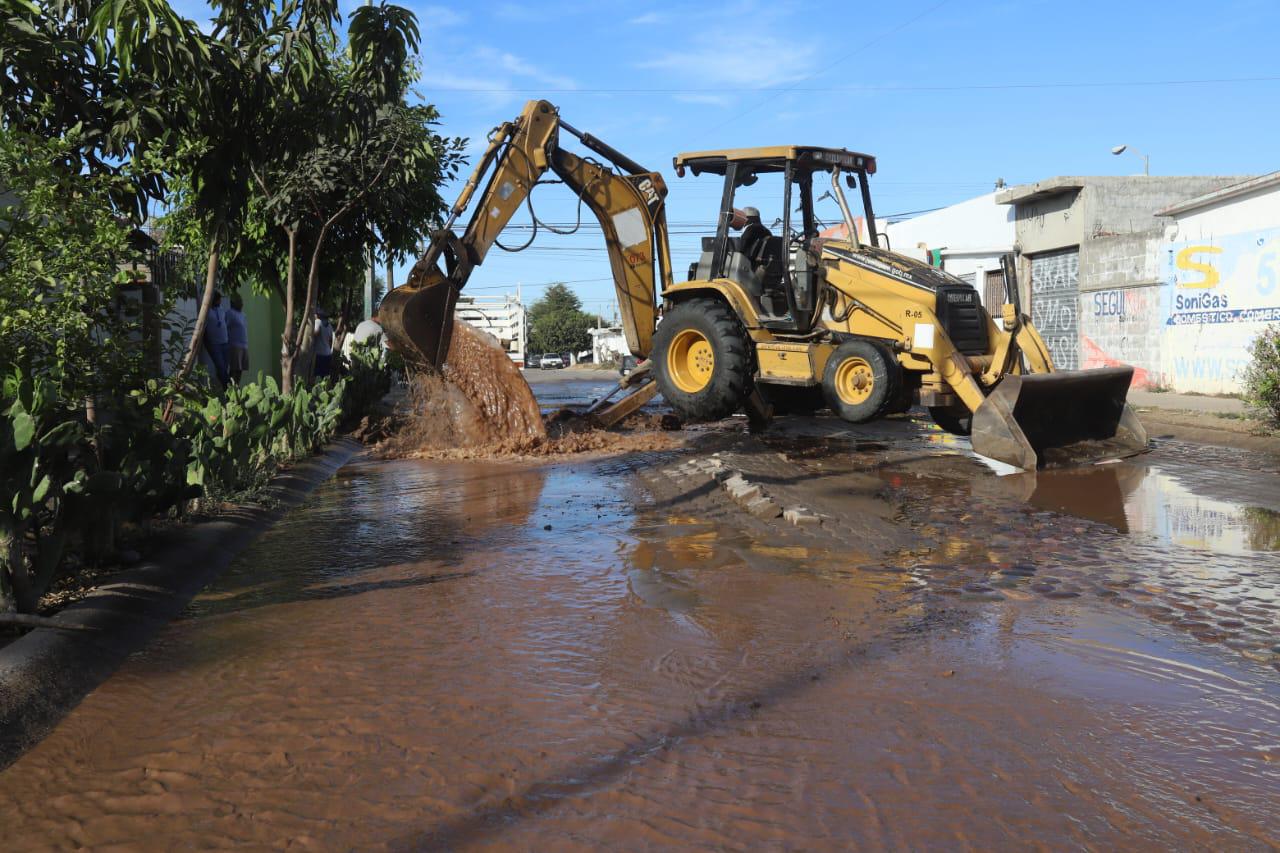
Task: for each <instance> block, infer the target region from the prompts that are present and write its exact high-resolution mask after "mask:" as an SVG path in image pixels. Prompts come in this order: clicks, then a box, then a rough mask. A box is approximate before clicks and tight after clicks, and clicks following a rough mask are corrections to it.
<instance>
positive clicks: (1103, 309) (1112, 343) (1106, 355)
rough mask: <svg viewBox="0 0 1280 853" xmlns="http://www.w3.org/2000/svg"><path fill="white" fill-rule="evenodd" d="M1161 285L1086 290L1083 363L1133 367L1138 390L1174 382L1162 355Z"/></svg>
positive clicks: (1082, 308) (1082, 316) (1082, 305)
mask: <svg viewBox="0 0 1280 853" xmlns="http://www.w3.org/2000/svg"><path fill="white" fill-rule="evenodd" d="M1163 331H1164V326H1163V325H1162V324H1161V322H1160V285H1159V284H1158V283H1152V284H1148V285H1146V286H1140V287H1121V288H1112V289H1108V290H1094V291H1090V292H1085V293H1081V294H1080V367H1081V368H1082V369H1088V368H1094V367H1118V366H1120V365H1125V364H1130V365H1133V368H1134V371H1133V385H1134V387H1135V388H1154V387H1158V386H1166V385H1168V384H1169V383H1168V381H1167V379H1166V377H1165V376H1164V370H1163V367H1162V365H1161V359H1160V344H1161V335H1162V333H1163Z"/></svg>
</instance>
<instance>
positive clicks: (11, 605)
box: [0, 529, 26, 613]
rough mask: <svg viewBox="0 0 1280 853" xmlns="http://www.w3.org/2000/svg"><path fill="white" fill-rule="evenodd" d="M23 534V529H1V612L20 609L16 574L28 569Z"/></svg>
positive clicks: (11, 611)
mask: <svg viewBox="0 0 1280 853" xmlns="http://www.w3.org/2000/svg"><path fill="white" fill-rule="evenodd" d="M22 535H23V534H22V530H21V529H19V530H17V531H13V530H4V531H0V613H13V612H14V611H16V610H17V609H18V594H17V590H16V589H15V588H14V587H15V586H16V583H15V581H16V576H17V574H18V572H22V571H26V566H25V564H24V562H23V561H24V559H25V557H26V555H25V554H24V553H23V551H24V549H23V547H22Z"/></svg>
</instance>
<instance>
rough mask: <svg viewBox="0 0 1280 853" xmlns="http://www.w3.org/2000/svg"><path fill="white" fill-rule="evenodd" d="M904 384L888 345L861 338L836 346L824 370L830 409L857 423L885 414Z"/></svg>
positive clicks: (824, 387)
mask: <svg viewBox="0 0 1280 853" xmlns="http://www.w3.org/2000/svg"><path fill="white" fill-rule="evenodd" d="M901 385H902V368H901V367H899V365H898V362H897V359H895V358H894V357H893V354H892V353H891V352H890V351H889V349H888V348H887V347H884V346H881V345H880V344H877V343H875V342H874V341H868V340H862V339H860V338H855V339H853V340H849V341H845V342H844V343H842V344H841V345H840V346H838V347H836V351H835V352H833V353H832V354H831V357H830V358H829V359H827V367H826V369H825V370H824V371H823V372H822V390H823V393H824V394H825V395H826V398H827V404H828V405H829V406H831V411H833V412H835V413H836V414H837V415H839V416H840V417H841V418H843V419H844V420H846V421H849V422H850V423H855V424H863V423H867V422H868V421H873V420H875V419H876V418H879V417H883V416H884V415H885V414H886V413H887V411H888V409H889V407H890V406H891V405H892V404H893V403H894V401H895V400H897V398H898V389H899V388H900V387H901Z"/></svg>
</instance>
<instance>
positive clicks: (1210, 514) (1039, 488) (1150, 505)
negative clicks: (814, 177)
mask: <svg viewBox="0 0 1280 853" xmlns="http://www.w3.org/2000/svg"><path fill="white" fill-rule="evenodd" d="M996 482H997V484H998V485H997V488H998V489H999V490H1003V491H1005V492H1006V494H1008V493H1012V494H1013V495H1014V496H1016V497H1019V498H1020V499H1022V500H1025V501H1026V502H1027V503H1029V504H1031V505H1032V506H1035V507H1039V508H1040V509H1045V510H1050V511H1053V512H1062V513H1067V514H1070V515H1074V516H1077V517H1080V518H1087V519H1090V520H1093V521H1099V522H1102V523H1104V524H1107V525H1110V526H1111V527H1113V528H1115V529H1116V530H1117V531H1119V532H1121V533H1129V532H1135V533H1147V534H1154V535H1155V536H1157V537H1159V538H1160V539H1162V540H1164V541H1166V542H1169V543H1171V544H1173V545H1177V546H1179V547H1184V548H1194V549H1198V550H1205V551H1213V552H1215V553H1220V554H1237V555H1241V554H1248V553H1251V552H1258V551H1277V550H1280V513H1278V512H1276V511H1275V510H1272V509H1268V508H1265V507H1261V506H1249V505H1247V503H1245V502H1244V501H1247V500H1248V498H1244V499H1243V500H1242V501H1231V500H1226V499H1223V498H1221V497H1217V496H1214V495H1210V494H1206V492H1205V490H1201V489H1198V488H1196V486H1195V485H1193V484H1190V483H1188V482H1187V479H1186V477H1185V476H1182V475H1181V474H1180V473H1177V472H1174V471H1171V470H1167V469H1166V468H1164V467H1163V466H1161V465H1159V464H1151V463H1149V462H1120V463H1115V464H1109V465H1097V466H1092V467H1089V468H1083V469H1075V470H1056V471H1040V472H1024V473H1020V474H1013V475H1009V476H1006V477H1001V478H999V479H998V481H996ZM986 488H990V480H988V481H987V484H986ZM1242 492H1243V493H1247V490H1242Z"/></svg>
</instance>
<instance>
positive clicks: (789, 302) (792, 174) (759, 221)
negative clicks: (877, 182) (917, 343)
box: [674, 145, 877, 334]
mask: <svg viewBox="0 0 1280 853" xmlns="http://www.w3.org/2000/svg"><path fill="white" fill-rule="evenodd" d="M674 164H675V170H676V174H677V175H679V176H680V177H683V176H684V175H685V173H686V172H692V173H693V174H694V175H701V174H704V173H709V174H713V175H721V176H723V177H724V191H723V193H722V195H721V199H720V212H719V217H718V220H717V226H716V233H715V236H713V237H703V238H702V255H701V257H700V258H699V260H698V261H697V262H696V263H694V264H692V265H691V266H690V268H689V279H690V281H713V280H715V279H730V280H731V281H734V282H736V283H737V284H738V285H739V286H741V287H742V288H743V290H745V291H746V293H747V294H748V295H749V296H750V297H751V299H752V301H753V302H754V303H755V308H756V310H757V311H758V312H759V315H760V322H761V324H762V325H763V326H765V327H766V328H768V329H772V330H775V331H778V332H783V333H798V334H803V333H806V332H808V331H810V330H811V329H812V328H813V327H814V326H815V325H816V324H817V322H818V320H819V317H820V315H821V312H822V305H821V302H822V300H821V295H822V285H823V268H822V265H821V263H820V261H819V258H820V255H821V253H820V251H819V249H818V246H817V245H816V244H815V241H817V240H818V239H819V238H820V237H821V236H823V235H824V234H825V235H827V236H831V235H832V231H831V229H832V226H834V225H836V224H837V223H839V224H842V225H843V226H844V229H845V231H846V232H852V233H849V234H847V236H846V235H843V234H841V235H838V237H837V239H848V240H850V241H852V242H853V243H854V244H855V245H856V244H857V240H858V234H857V233H856V230H854V229H855V228H856V224H855V222H854V219H853V216H852V214H851V213H850V209H849V205H848V202H847V201H846V200H845V196H844V193H843V191H842V190H841V187H840V183H841V182H840V175H841V174H843V175H844V179H845V180H844V183H845V184H846V186H848V187H849V188H851V189H853V188H858V189H860V190H861V194H862V208H863V210H862V213H863V215H864V217H865V221H866V228H867V233H868V235H869V237H870V240H871V242H872V243H873V244H875V243H876V242H877V234H876V228H875V213H874V212H873V210H872V208H871V192H870V189H869V188H868V186H867V177H868V176H869V175H872V174H875V171H876V161H875V158H874V157H872V156H870V155H868V154H859V153H857V152H854V151H847V150H845V149H843V148H816V147H809V146H799V145H780V146H773V147H769V148H736V149H727V150H723V151H697V152H691V153H686V154H679V155H677V156H676V157H675V160H674ZM815 176H816V177H817V178H818V179H819V180H823V179H827V180H829V181H830V186H831V188H830V190H825V189H824V188H823V187H822V186H821V185H819V186H817V187H815V185H814V180H815ZM828 176H829V178H828ZM815 192H816V193H818V195H817V197H816V199H815ZM827 199H831V200H832V201H834V202H835V204H836V205H837V206H838V208H831V207H828V208H827V209H828V210H833V211H834V212H833V215H831V216H830V217H829V218H831V219H833V220H834V221H833V222H825V221H823V219H822V218H821V217H820V216H818V214H817V213H816V208H817V207H818V205H817V201H818V200H827ZM837 217H838V218H837Z"/></svg>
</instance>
